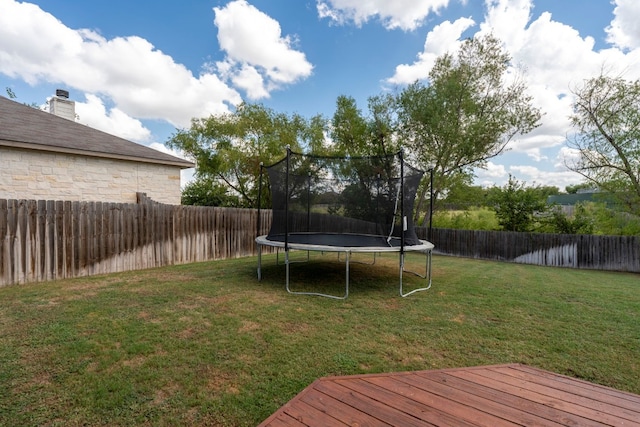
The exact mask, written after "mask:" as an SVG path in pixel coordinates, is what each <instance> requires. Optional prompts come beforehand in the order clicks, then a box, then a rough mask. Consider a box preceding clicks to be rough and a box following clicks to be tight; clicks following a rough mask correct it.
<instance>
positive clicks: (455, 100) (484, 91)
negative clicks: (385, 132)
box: [397, 35, 541, 212]
mask: <svg viewBox="0 0 640 427" xmlns="http://www.w3.org/2000/svg"><path fill="white" fill-rule="evenodd" d="M510 61H511V57H510V55H509V54H508V53H507V52H505V51H504V50H503V48H502V45H501V42H500V41H499V40H498V39H497V38H495V37H494V36H492V35H486V36H484V37H477V38H471V39H467V40H465V41H464V42H463V43H462V44H461V46H460V50H459V51H458V52H457V54H456V55H454V54H451V53H446V54H444V55H443V56H441V57H439V58H438V59H437V60H436V63H435V65H434V67H433V69H432V70H431V72H430V74H429V85H424V84H422V83H420V82H416V83H414V84H413V85H410V86H409V87H408V88H406V89H405V90H403V91H402V92H401V93H400V94H399V96H398V98H397V104H398V112H397V115H398V121H399V124H400V126H399V130H400V139H401V140H402V141H404V143H405V145H406V146H407V147H408V148H409V149H410V151H411V153H412V155H413V156H414V157H415V159H416V161H417V162H418V166H419V167H421V168H423V169H428V168H430V167H434V170H435V175H434V178H435V180H434V188H433V193H434V197H435V199H436V202H437V200H438V198H439V197H440V195H441V194H444V193H445V192H446V190H447V189H449V188H451V187H453V186H454V185H456V184H458V183H460V182H462V183H467V184H469V183H470V182H471V179H472V176H473V168H474V167H482V166H484V165H485V164H486V162H487V160H488V159H490V158H492V157H494V156H497V155H498V154H500V153H501V152H502V151H503V150H504V147H505V145H506V144H507V143H508V142H509V141H510V140H511V139H512V138H513V137H514V136H515V135H517V134H526V133H528V132H530V131H531V130H533V129H534V128H536V127H537V126H539V119H540V116H541V115H540V111H539V110H538V109H537V108H535V107H533V105H532V102H531V96H529V95H528V94H527V92H526V89H527V88H526V85H525V83H524V80H523V79H520V78H515V79H513V78H510V81H511V83H506V74H507V70H508V67H509V63H510ZM426 199H427V190H426V188H423V190H422V192H421V193H420V194H419V196H418V200H417V201H416V205H417V211H418V212H420V211H421V210H422V204H423V203H424V202H425V201H426Z"/></svg>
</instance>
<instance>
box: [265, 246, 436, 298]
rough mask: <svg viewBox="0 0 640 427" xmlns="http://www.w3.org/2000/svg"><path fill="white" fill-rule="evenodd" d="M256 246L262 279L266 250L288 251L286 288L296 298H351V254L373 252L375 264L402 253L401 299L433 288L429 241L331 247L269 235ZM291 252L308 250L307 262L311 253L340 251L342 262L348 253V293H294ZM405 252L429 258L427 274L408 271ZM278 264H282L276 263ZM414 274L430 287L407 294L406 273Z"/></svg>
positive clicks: (286, 257)
mask: <svg viewBox="0 0 640 427" xmlns="http://www.w3.org/2000/svg"><path fill="white" fill-rule="evenodd" d="M256 245H257V249H258V271H257V273H258V280H259V281H260V280H262V247H263V246H269V247H274V248H276V251H277V253H278V254H279V250H280V249H285V251H284V252H285V256H284V258H285V261H284V264H285V271H286V273H285V288H286V290H287V292H288V293H290V294H294V295H315V296H321V297H327V298H333V299H341V300H344V299H347V297H348V296H349V273H350V264H351V262H352V261H351V254H354V253H372V254H373V255H374V263H375V255H376V254H378V253H388V252H397V253H398V254H399V268H398V269H399V276H400V277H399V293H400V296H401V297H403V298H404V297H407V296H409V295H412V294H414V293H416V292H420V291H426V290H428V289H429V288H431V262H432V253H433V248H434V245H433V244H432V243H430V242H427V241H426V240H420V244H419V245H411V246H409V245H403V247H402V246H331V245H317V244H310V243H299V242H297V243H294V242H284V241H278V240H269V239H268V238H267V236H266V235H263V236H258V237H257V238H256ZM290 250H300V251H307V260H309V255H308V253H309V252H337V253H338V259H340V254H341V253H344V254H345V260H344V263H345V269H346V270H345V291H344V294H343V295H331V294H325V293H321V292H300V291H293V290H292V289H291V286H290V265H291V264H292V263H293V261H291V260H290V259H289V251H290ZM405 252H417V253H422V254H424V255H425V274H424V275H422V274H420V273H417V272H413V271H410V270H405V259H404V254H405ZM276 263H277V264H278V261H276ZM405 272H407V273H411V274H414V275H416V276H418V277H421V278H423V279H427V286H425V287H422V288H417V289H413V290H411V291H409V292H406V293H405V292H404V289H403V280H402V278H403V273H405Z"/></svg>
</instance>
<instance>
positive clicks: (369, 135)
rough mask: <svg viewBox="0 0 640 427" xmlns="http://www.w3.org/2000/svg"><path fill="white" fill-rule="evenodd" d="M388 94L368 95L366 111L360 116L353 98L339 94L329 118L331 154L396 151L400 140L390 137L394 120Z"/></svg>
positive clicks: (387, 152) (354, 154)
mask: <svg viewBox="0 0 640 427" xmlns="http://www.w3.org/2000/svg"><path fill="white" fill-rule="evenodd" d="M394 102H395V101H394V98H393V96H392V95H389V94H386V95H378V96H373V97H371V98H369V102H368V108H369V115H367V116H364V115H363V114H362V111H360V109H359V108H358V106H357V104H356V101H355V99H353V98H351V97H348V96H339V97H338V99H337V101H336V112H335V113H334V115H333V119H332V121H331V139H332V141H333V143H334V146H333V150H334V154H340V155H350V156H375V155H378V156H381V155H389V154H394V153H397V152H398V151H399V150H400V147H401V145H400V143H399V141H398V140H397V138H395V137H394V135H395V132H396V127H397V122H396V118H395V112H394Z"/></svg>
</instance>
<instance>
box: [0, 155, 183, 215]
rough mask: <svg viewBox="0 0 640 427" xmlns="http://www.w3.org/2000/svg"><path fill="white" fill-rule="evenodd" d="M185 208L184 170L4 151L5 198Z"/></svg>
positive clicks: (0, 175)
mask: <svg viewBox="0 0 640 427" xmlns="http://www.w3.org/2000/svg"><path fill="white" fill-rule="evenodd" d="M137 192H141V193H146V194H147V196H149V197H150V198H151V199H153V200H155V201H157V202H160V203H167V204H173V205H179V204H180V168H179V167H177V166H165V165H156V164H151V163H139V162H131V161H123V160H116V159H103V158H98V157H86V156H79V155H72V154H59V153H50V152H43V151H34V150H22V149H14V148H8V147H0V199H27V200H30V199H34V200H42V199H44V200H72V201H103V202H117V203H136V193H137Z"/></svg>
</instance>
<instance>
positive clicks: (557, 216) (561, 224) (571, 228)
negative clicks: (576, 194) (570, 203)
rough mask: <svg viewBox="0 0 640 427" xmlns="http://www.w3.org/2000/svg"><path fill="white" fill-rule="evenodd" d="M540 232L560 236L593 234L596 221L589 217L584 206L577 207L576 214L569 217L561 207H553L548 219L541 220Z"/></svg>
mask: <svg viewBox="0 0 640 427" xmlns="http://www.w3.org/2000/svg"><path fill="white" fill-rule="evenodd" d="M540 223H541V226H540V228H539V230H538V231H541V232H547V233H558V234H593V231H594V221H593V219H592V218H591V217H590V215H588V213H587V210H586V209H585V207H584V205H582V204H578V205H576V206H575V212H574V213H573V215H572V216H569V215H567V214H565V213H564V212H562V209H560V208H559V207H552V208H551V209H550V211H549V214H548V215H547V216H546V217H543V218H541V219H540Z"/></svg>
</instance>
